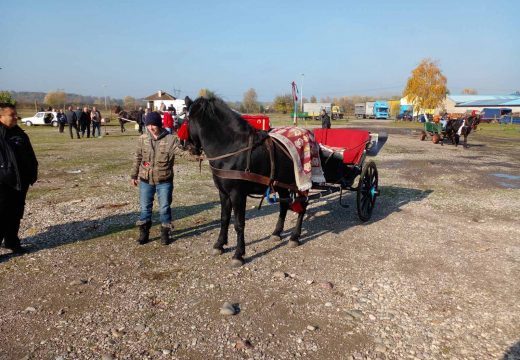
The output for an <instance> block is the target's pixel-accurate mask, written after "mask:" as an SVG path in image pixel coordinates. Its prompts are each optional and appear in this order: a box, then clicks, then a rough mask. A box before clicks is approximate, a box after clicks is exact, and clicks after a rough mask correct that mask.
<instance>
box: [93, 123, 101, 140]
mask: <svg viewBox="0 0 520 360" xmlns="http://www.w3.org/2000/svg"><path fill="white" fill-rule="evenodd" d="M96 129H97V136H98V137H100V136H101V123H100V122H99V121H92V137H96Z"/></svg>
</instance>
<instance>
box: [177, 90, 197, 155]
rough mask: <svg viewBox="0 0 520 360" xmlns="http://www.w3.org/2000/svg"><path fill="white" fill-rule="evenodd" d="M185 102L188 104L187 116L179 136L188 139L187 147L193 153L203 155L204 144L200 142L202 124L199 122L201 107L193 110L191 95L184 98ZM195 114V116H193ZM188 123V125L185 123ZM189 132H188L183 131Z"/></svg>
mask: <svg viewBox="0 0 520 360" xmlns="http://www.w3.org/2000/svg"><path fill="white" fill-rule="evenodd" d="M184 104H185V106H186V109H187V111H186V117H185V119H184V121H185V122H184V123H183V124H182V125H181V128H180V129H179V131H178V134H179V137H181V140H182V138H184V139H186V147H187V148H188V150H189V151H190V152H191V154H193V155H201V154H202V144H201V142H200V137H199V135H200V126H199V124H198V121H199V118H198V117H199V116H200V109H199V108H195V109H194V110H193V112H192V107H193V104H194V102H193V100H191V99H190V97H189V96H186V97H185V98H184ZM192 114H193V116H192ZM184 124H186V125H184ZM183 128H184V129H183ZM183 132H187V133H183Z"/></svg>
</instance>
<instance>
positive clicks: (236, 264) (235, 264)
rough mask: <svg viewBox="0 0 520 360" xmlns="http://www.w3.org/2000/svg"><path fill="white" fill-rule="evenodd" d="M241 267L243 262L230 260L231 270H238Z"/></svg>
mask: <svg viewBox="0 0 520 360" xmlns="http://www.w3.org/2000/svg"><path fill="white" fill-rule="evenodd" d="M242 265H244V260H240V259H233V260H231V267H232V268H239V267H241V266H242Z"/></svg>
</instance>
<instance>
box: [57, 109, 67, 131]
mask: <svg viewBox="0 0 520 360" xmlns="http://www.w3.org/2000/svg"><path fill="white" fill-rule="evenodd" d="M57 117H58V126H59V128H58V129H59V131H60V133H63V129H65V124H66V123H67V118H66V117H65V114H64V113H63V109H59V110H58V112H57Z"/></svg>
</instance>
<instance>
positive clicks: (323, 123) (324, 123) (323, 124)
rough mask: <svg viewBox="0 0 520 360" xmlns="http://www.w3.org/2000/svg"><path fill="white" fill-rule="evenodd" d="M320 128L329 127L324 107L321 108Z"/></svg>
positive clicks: (327, 115) (328, 118)
mask: <svg viewBox="0 0 520 360" xmlns="http://www.w3.org/2000/svg"><path fill="white" fill-rule="evenodd" d="M320 118H321V128H322V129H330V116H329V114H327V111H326V110H325V109H321V116H320Z"/></svg>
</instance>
